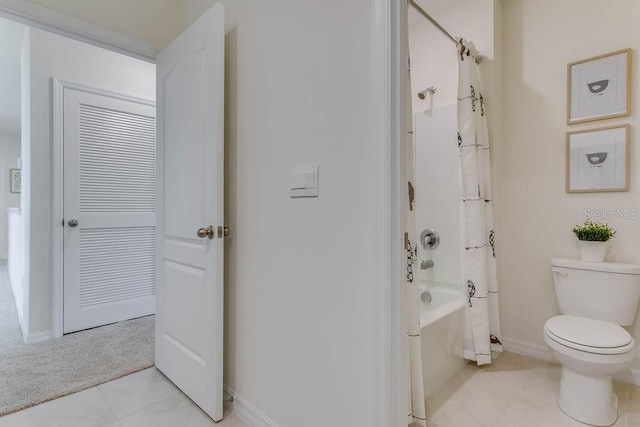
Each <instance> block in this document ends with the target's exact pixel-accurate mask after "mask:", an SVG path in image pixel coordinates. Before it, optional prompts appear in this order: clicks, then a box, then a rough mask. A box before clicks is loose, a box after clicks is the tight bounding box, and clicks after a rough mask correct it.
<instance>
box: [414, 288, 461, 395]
mask: <svg viewBox="0 0 640 427" xmlns="http://www.w3.org/2000/svg"><path fill="white" fill-rule="evenodd" d="M419 286H420V293H422V292H424V291H428V292H429V293H431V302H429V303H425V302H422V301H421V312H420V325H421V329H420V341H421V347H422V375H423V377H424V395H425V399H427V398H429V396H431V394H433V392H435V391H436V390H438V389H439V388H440V387H442V386H443V385H444V384H446V383H447V382H448V381H449V380H450V379H451V378H453V377H454V376H455V375H456V373H458V371H459V370H460V369H462V368H463V367H464V365H465V364H466V361H465V360H464V358H463V357H462V346H463V341H462V340H463V336H464V305H465V298H464V294H463V293H462V290H461V289H460V288H457V287H455V286H452V285H446V284H441V283H434V282H422V283H420V285H419Z"/></svg>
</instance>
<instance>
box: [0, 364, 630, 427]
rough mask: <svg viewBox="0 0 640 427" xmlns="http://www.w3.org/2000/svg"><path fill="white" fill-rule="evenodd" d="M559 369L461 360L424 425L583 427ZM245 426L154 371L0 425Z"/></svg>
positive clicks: (626, 422)
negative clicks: (203, 406) (215, 413)
mask: <svg viewBox="0 0 640 427" xmlns="http://www.w3.org/2000/svg"><path fill="white" fill-rule="evenodd" d="M559 382H560V367H559V366H557V365H552V364H549V363H545V362H542V361H539V360H536V359H531V358H528V357H524V356H519V355H516V354H513V353H508V352H504V353H503V354H502V355H500V357H499V358H498V359H497V360H496V361H495V362H494V363H493V364H492V365H490V366H482V367H477V366H475V365H473V364H469V365H467V366H466V367H465V368H464V369H463V370H462V371H461V372H460V373H459V374H458V375H457V376H456V377H455V378H453V379H452V380H451V381H450V382H449V383H447V384H446V385H445V386H444V387H442V389H440V390H439V391H438V392H437V393H436V394H435V395H433V396H432V397H430V398H429V399H428V400H427V411H428V414H429V417H428V418H429V421H428V423H427V425H428V426H429V427H484V426H487V427H584V426H585V425H584V424H581V423H578V422H577V421H574V420H572V419H571V418H569V417H567V416H566V415H565V414H563V413H562V412H561V411H560V409H558V406H557V404H556V401H555V399H556V394H557V391H558V386H559ZM615 389H616V393H617V394H618V398H619V399H620V409H619V417H618V421H617V422H616V423H615V424H614V426H616V427H640V387H636V386H633V385H630V384H625V383H617V382H616V383H615ZM175 426H185V427H186V426H188V427H201V426H202V427H212V426H215V427H247V425H246V424H245V423H244V422H243V421H242V420H240V419H239V418H238V417H237V416H236V415H235V414H233V413H227V414H226V416H225V419H224V420H223V421H222V422H220V423H218V424H215V423H214V422H213V421H211V419H210V418H209V417H208V416H207V415H205V414H204V413H203V412H202V411H201V410H200V409H199V408H198V407H197V406H196V405H195V404H194V403H192V402H191V401H190V400H189V399H188V398H187V397H186V396H185V395H184V394H182V392H180V390H178V389H177V388H176V387H175V386H174V385H173V384H172V383H171V382H170V381H169V380H167V379H166V378H165V377H164V376H163V375H162V374H161V373H160V372H159V371H158V370H157V369H155V368H150V369H146V370H144V371H141V372H138V373H135V374H132V375H129V376H126V377H123V378H120V379H118V380H115V381H111V382H109V383H106V384H102V385H99V386H97V387H94V388H91V389H88V390H85V391H82V392H80V393H76V394H72V395H70V396H66V397H63V398H60V399H57V400H53V401H51V402H47V403H43V404H42V405H38V406H34V407H32V408H28V409H25V410H23V411H20V412H16V413H14V414H10V415H6V416H4V417H0V427H175Z"/></svg>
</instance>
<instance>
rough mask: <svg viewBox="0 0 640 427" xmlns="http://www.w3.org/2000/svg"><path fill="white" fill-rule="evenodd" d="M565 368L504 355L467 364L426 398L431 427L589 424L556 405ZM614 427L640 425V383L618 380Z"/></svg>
mask: <svg viewBox="0 0 640 427" xmlns="http://www.w3.org/2000/svg"><path fill="white" fill-rule="evenodd" d="M559 384H560V366H558V365H553V364H550V363H546V362H543V361H540V360H536V359H532V358H529V357H524V356H520V355H516V354H513V353H509V352H504V353H502V354H501V355H500V356H499V357H498V359H496V360H495V361H494V363H493V364H491V365H489V366H480V367H478V366H476V365H475V364H472V363H470V364H468V365H467V366H466V367H465V368H464V369H463V370H462V371H460V372H459V373H458V375H456V377H454V378H453V379H452V380H451V381H449V382H448V383H447V384H446V385H445V386H444V387H442V388H441V389H440V390H438V391H437V392H436V393H435V394H434V395H433V396H431V397H430V398H429V399H428V400H427V419H428V422H427V426H428V427H470V426H473V427H483V426H487V427H585V426H586V424H582V423H579V422H577V421H575V420H573V419H572V418H569V417H568V416H567V415H565V414H564V413H563V412H562V411H561V410H560V409H559V408H558V405H557V403H556V396H557V393H558V389H559ZM614 387H615V392H616V394H617V395H618V399H619V401H620V406H619V409H618V420H617V421H616V423H615V424H614V426H615V427H637V426H640V387H636V386H634V385H630V384H626V383H621V382H615V383H614Z"/></svg>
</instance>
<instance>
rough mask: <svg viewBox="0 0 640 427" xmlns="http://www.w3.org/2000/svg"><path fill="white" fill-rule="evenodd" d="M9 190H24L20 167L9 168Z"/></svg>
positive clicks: (14, 191)
mask: <svg viewBox="0 0 640 427" xmlns="http://www.w3.org/2000/svg"><path fill="white" fill-rule="evenodd" d="M9 191H10V192H12V193H19V192H20V191H22V171H21V170H20V169H9Z"/></svg>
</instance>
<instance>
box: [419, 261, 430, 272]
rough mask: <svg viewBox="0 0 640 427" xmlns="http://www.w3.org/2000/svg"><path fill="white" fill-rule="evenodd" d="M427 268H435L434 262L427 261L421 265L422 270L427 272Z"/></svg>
mask: <svg viewBox="0 0 640 427" xmlns="http://www.w3.org/2000/svg"><path fill="white" fill-rule="evenodd" d="M427 268H433V260H430V259H427V260H424V261H422V262H421V263H420V269H421V270H426V269H427Z"/></svg>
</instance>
